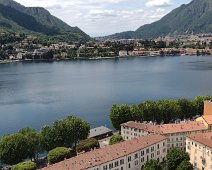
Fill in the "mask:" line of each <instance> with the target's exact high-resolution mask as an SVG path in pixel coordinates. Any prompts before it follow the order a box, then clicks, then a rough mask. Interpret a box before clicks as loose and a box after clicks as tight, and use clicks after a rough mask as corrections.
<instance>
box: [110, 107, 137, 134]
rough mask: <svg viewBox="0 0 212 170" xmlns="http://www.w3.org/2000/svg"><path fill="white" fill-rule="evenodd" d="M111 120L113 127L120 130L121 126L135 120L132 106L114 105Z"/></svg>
mask: <svg viewBox="0 0 212 170" xmlns="http://www.w3.org/2000/svg"><path fill="white" fill-rule="evenodd" d="M110 120H111V123H112V125H113V127H114V128H115V129H117V130H120V125H121V124H122V123H125V122H127V121H129V120H133V116H132V114H131V109H130V106H128V105H120V106H119V105H113V106H112V108H111V110H110Z"/></svg>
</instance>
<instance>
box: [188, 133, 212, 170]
mask: <svg viewBox="0 0 212 170" xmlns="http://www.w3.org/2000/svg"><path fill="white" fill-rule="evenodd" d="M186 152H187V153H188V154H189V155H190V162H191V163H192V164H193V165H194V167H195V168H197V169H200V170H210V169H212V132H209V133H204V134H201V133H200V134H195V135H188V136H187V138H186Z"/></svg>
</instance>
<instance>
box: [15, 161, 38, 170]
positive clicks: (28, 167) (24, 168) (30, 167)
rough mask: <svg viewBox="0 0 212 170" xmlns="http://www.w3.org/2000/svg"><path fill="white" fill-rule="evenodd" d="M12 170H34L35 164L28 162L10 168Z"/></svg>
mask: <svg viewBox="0 0 212 170" xmlns="http://www.w3.org/2000/svg"><path fill="white" fill-rule="evenodd" d="M12 170H36V163H34V162H31V161H28V162H22V163H19V164H16V165H13V166H12Z"/></svg>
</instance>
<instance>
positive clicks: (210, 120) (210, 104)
mask: <svg viewBox="0 0 212 170" xmlns="http://www.w3.org/2000/svg"><path fill="white" fill-rule="evenodd" d="M196 121H202V122H203V123H204V124H205V126H206V127H207V128H208V130H209V131H212V101H205V102H204V113H203V115H202V116H201V117H199V118H197V119H196Z"/></svg>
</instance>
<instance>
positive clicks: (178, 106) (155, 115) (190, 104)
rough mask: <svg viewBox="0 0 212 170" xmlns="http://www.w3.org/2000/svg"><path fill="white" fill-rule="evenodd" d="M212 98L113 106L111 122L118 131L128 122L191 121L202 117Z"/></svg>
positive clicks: (201, 97) (202, 97)
mask: <svg viewBox="0 0 212 170" xmlns="http://www.w3.org/2000/svg"><path fill="white" fill-rule="evenodd" d="M209 99H212V96H199V97H196V98H195V99H193V100H190V99H178V100H159V101H145V102H142V103H140V104H138V105H133V106H129V105H113V106H112V108H111V110H110V121H111V123H112V125H113V127H114V128H115V129H116V130H120V125H121V124H122V123H126V122H128V121H135V120H137V121H154V122H156V123H158V124H160V123H173V122H174V121H175V120H176V119H191V118H192V117H194V116H196V115H202V114H203V109H204V100H209Z"/></svg>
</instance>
